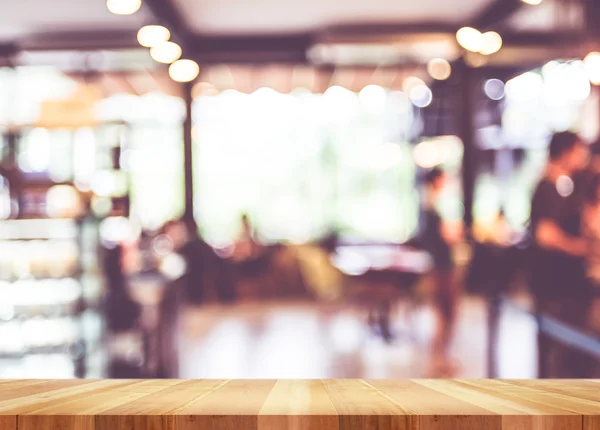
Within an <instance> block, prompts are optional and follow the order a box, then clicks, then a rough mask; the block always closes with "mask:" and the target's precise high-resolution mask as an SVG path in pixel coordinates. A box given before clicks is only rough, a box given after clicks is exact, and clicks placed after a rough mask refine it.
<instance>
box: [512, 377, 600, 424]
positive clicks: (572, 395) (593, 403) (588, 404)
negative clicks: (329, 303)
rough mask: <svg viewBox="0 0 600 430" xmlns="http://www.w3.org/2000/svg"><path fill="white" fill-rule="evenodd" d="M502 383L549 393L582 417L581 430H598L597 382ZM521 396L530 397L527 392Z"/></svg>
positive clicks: (599, 396)
mask: <svg viewBox="0 0 600 430" xmlns="http://www.w3.org/2000/svg"><path fill="white" fill-rule="evenodd" d="M504 382H505V383H508V384H511V385H515V386H517V387H527V388H529V389H534V390H536V391H541V392H546V393H549V394H550V395H553V397H554V398H555V399H556V400H555V401H556V402H558V403H559V404H560V405H561V406H563V407H565V408H566V409H568V410H570V411H573V412H576V413H581V414H582V415H583V430H600V387H599V386H598V383H597V382H592V381H581V380H575V379H573V380H519V381H504ZM523 395H525V396H527V397H528V398H530V397H532V395H531V393H530V392H529V391H526V392H524V393H523Z"/></svg>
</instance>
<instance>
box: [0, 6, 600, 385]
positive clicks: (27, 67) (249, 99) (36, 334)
mask: <svg viewBox="0 0 600 430" xmlns="http://www.w3.org/2000/svg"><path fill="white" fill-rule="evenodd" d="M599 23H600V2H598V1H596V0H470V1H462V0H444V1H438V0H422V1H419V2H416V1H408V0H371V1H369V2H365V1H359V0H347V1H345V2H339V1H332V0H326V1H314V0H309V1H300V0H261V1H258V0H220V1H217V0H79V1H76V0H53V1H49V0H19V1H4V2H2V4H1V5H0V378H363V377H364V378H422V377H464V378H486V377H490V378H496V377H499V378H538V377H539V378H546V377H554V378H558V377H569V378H575V377H587V378H592V377H600V281H595V280H596V279H600V276H598V272H600V270H599V269H600V253H599V252H598V251H599V250H600V209H596V207H597V206H598V208H600V203H599V202H598V201H597V200H598V199H599V197H600V193H599V192H598V190H600V186H599V185H600V180H598V175H599V174H600V163H599V162H598V158H599V157H598V155H600V140H599V138H600V24H599ZM575 218H576V219H575ZM571 220H572V222H571ZM575 225H576V226H577V227H576V228H575V227H574V226H575ZM571 227H573V228H571ZM567 245H568V246H567Z"/></svg>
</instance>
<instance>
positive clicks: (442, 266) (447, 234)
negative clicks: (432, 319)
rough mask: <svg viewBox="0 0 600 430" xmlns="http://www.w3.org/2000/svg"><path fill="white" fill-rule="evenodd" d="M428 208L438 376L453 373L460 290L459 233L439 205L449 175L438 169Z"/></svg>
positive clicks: (424, 236) (426, 239)
mask: <svg viewBox="0 0 600 430" xmlns="http://www.w3.org/2000/svg"><path fill="white" fill-rule="evenodd" d="M425 185H426V190H425V193H426V194H425V208H424V209H425V210H424V213H423V222H424V225H423V227H422V233H421V241H422V244H423V246H424V248H425V250H426V251H428V252H429V254H430V255H431V257H432V259H433V273H432V274H433V278H434V282H435V305H436V313H437V324H436V335H435V339H434V344H433V366H434V369H433V371H434V372H435V373H436V374H438V375H439V376H447V377H449V376H451V375H452V373H453V372H454V371H455V367H456V366H455V364H454V363H453V362H452V359H451V357H450V343H451V341H452V335H453V332H454V325H455V322H456V311H457V307H458V300H459V298H460V291H459V290H458V285H457V283H456V282H454V263H453V260H452V245H454V244H455V243H456V242H458V240H459V238H460V234H457V233H456V232H455V231H452V230H451V229H450V228H449V227H448V225H446V224H445V223H444V222H443V221H442V218H441V217H440V215H439V213H438V212H437V209H436V206H437V203H438V201H439V198H440V195H441V193H442V191H443V190H444V187H445V186H446V175H445V173H444V172H443V171H442V170H441V169H438V168H435V169H433V170H431V171H429V172H428V173H427V175H426V177H425Z"/></svg>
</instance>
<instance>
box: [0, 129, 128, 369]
mask: <svg viewBox="0 0 600 430" xmlns="http://www.w3.org/2000/svg"><path fill="white" fill-rule="evenodd" d="M0 133H1V134H0V157H1V159H0V175H1V176H0V218H1V220H0V297H1V298H2V299H1V300H0V378H26V377H31V376H32V375H35V376H36V377H48V378H72V377H79V378H83V377H87V378H99V377H103V376H105V375H106V362H107V356H106V355H107V354H106V349H105V348H104V347H103V345H102V343H103V337H104V327H103V325H104V324H103V318H102V312H101V303H102V298H103V282H104V281H103V277H102V271H101V264H100V261H99V256H100V252H99V249H100V234H99V231H100V228H99V226H100V223H101V221H102V220H103V219H105V218H107V217H111V216H114V215H119V216H128V214H129V206H128V203H129V198H128V184H127V180H128V179H127V174H126V172H123V171H122V169H121V165H122V163H121V161H122V160H121V159H120V157H121V155H122V150H123V147H124V145H125V144H126V134H127V127H126V126H125V125H123V124H117V123H115V124H102V125H97V126H94V127H79V128H73V127H70V128H56V127H53V128H44V127H37V126H25V127H17V128H10V129H9V128H4V129H0Z"/></svg>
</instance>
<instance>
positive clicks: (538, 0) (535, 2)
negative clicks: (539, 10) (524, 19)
mask: <svg viewBox="0 0 600 430" xmlns="http://www.w3.org/2000/svg"><path fill="white" fill-rule="evenodd" d="M521 1H522V2H523V3H526V4H528V5H531V6H537V5H539V4H542V1H543V0H521Z"/></svg>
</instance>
